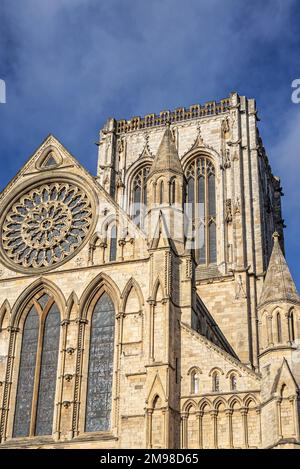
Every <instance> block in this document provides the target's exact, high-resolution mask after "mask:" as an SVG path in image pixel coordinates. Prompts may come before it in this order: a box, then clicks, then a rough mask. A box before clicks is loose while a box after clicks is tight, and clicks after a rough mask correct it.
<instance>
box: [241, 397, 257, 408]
mask: <svg viewBox="0 0 300 469" xmlns="http://www.w3.org/2000/svg"><path fill="white" fill-rule="evenodd" d="M250 402H254V404H255V406H258V405H259V402H258V401H257V398H256V397H255V396H254V395H253V394H247V396H245V397H244V398H243V404H244V406H245V407H249V404H250Z"/></svg>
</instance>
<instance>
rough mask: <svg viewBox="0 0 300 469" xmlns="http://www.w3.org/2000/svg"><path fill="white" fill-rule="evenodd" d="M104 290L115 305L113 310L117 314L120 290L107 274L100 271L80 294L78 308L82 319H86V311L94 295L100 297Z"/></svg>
mask: <svg viewBox="0 0 300 469" xmlns="http://www.w3.org/2000/svg"><path fill="white" fill-rule="evenodd" d="M104 292H106V293H107V294H108V295H109V296H110V298H111V300H112V302H113V303H114V306H115V312H116V314H118V312H119V309H120V308H119V304H120V296H121V295H120V290H119V288H118V286H117V285H116V284H115V282H114V281H113V280H112V279H111V278H110V277H109V276H108V275H106V274H105V273H103V272H101V273H100V274H99V275H97V276H96V277H95V278H94V279H93V280H92V281H91V282H90V284H89V285H88V286H87V287H86V288H85V290H84V292H83V293H82V295H81V298H80V302H79V309H80V317H81V318H82V319H87V315H88V311H89V309H90V305H91V303H92V301H93V300H94V298H95V297H96V296H98V297H100V296H101V294H102V293H104Z"/></svg>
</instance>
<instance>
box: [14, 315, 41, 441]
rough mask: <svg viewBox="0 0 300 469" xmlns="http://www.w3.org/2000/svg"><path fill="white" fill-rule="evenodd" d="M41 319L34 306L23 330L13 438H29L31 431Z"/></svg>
mask: <svg viewBox="0 0 300 469" xmlns="http://www.w3.org/2000/svg"><path fill="white" fill-rule="evenodd" d="M38 334H39V317H38V314H37V312H36V310H35V307H34V306H33V307H32V308H31V310H30V312H29V314H28V315H27V318H26V320H25V324H24V329H23V339H22V349H21V357H20V369H19V379H18V389H17V399H16V408H15V420H14V428H13V436H14V437H21V436H28V435H29V430H30V418H31V407H32V397H33V386H34V373H35V364H36V353H37V344H38Z"/></svg>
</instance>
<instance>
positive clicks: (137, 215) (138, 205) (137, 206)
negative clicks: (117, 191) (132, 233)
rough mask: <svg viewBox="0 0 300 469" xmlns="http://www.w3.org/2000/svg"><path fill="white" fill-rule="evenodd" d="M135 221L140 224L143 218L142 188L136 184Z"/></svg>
mask: <svg viewBox="0 0 300 469" xmlns="http://www.w3.org/2000/svg"><path fill="white" fill-rule="evenodd" d="M133 204H134V205H133V217H132V218H133V221H134V223H135V224H136V225H137V226H139V225H140V219H141V188H140V186H136V187H135V188H134V190H133Z"/></svg>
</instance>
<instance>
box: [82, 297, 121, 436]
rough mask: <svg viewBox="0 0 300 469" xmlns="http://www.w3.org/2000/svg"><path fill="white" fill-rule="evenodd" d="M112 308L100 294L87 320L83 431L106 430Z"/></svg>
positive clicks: (113, 316)
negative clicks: (86, 368) (87, 344)
mask: <svg viewBox="0 0 300 469" xmlns="http://www.w3.org/2000/svg"><path fill="white" fill-rule="evenodd" d="M114 328H115V309H114V305H113V303H112V301H111V299H110V297H109V296H108V295H107V293H104V294H103V295H102V296H101V297H100V299H99V300H98V301H97V303H96V305H95V308H94V311H93V314H92V320H91V338H90V354H89V369H88V386H87V404H86V419H85V431H86V432H96V431H107V430H109V428H110V414H111V399H112V379H113V357H114Z"/></svg>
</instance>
